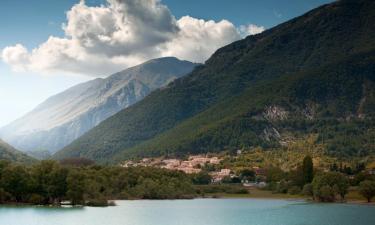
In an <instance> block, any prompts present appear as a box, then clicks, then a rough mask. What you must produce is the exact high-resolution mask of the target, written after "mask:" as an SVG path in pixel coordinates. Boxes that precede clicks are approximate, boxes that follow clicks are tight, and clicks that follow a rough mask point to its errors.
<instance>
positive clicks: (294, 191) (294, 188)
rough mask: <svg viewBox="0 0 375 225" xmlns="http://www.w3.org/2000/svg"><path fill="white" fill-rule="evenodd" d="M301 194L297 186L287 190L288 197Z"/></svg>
mask: <svg viewBox="0 0 375 225" xmlns="http://www.w3.org/2000/svg"><path fill="white" fill-rule="evenodd" d="M300 193H301V188H300V187H298V186H293V187H291V188H289V189H288V194H290V195H298V194H300Z"/></svg>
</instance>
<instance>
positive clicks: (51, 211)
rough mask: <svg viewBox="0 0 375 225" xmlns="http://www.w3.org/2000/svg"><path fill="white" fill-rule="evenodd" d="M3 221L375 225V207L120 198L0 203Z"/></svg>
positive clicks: (42, 224) (0, 224) (22, 224)
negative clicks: (65, 204)
mask: <svg viewBox="0 0 375 225" xmlns="http://www.w3.org/2000/svg"><path fill="white" fill-rule="evenodd" d="M0 225H375V206H361V205H350V204H313V203H304V202H298V201H287V200H262V199H257V200H254V199H196V200H175V201H118V202H117V206H116V207H108V208H91V207H85V208H43V207H0Z"/></svg>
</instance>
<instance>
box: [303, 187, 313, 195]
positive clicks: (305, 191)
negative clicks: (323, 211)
mask: <svg viewBox="0 0 375 225" xmlns="http://www.w3.org/2000/svg"><path fill="white" fill-rule="evenodd" d="M302 194H303V195H305V196H312V197H314V191H313V186H312V184H305V186H303V190H302Z"/></svg>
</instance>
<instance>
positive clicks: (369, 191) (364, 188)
mask: <svg viewBox="0 0 375 225" xmlns="http://www.w3.org/2000/svg"><path fill="white" fill-rule="evenodd" d="M359 193H360V194H361V195H362V196H363V197H365V198H366V199H367V202H371V199H372V198H373V197H374V196H375V181H370V180H366V181H362V182H361V183H360V184H359Z"/></svg>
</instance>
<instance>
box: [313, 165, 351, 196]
mask: <svg viewBox="0 0 375 225" xmlns="http://www.w3.org/2000/svg"><path fill="white" fill-rule="evenodd" d="M312 185H313V192H314V196H315V198H317V199H318V200H320V201H324V202H326V201H334V200H335V196H336V194H338V195H340V196H341V198H342V199H344V198H345V195H346V193H347V192H348V189H349V182H348V179H347V178H346V177H345V176H344V175H342V174H341V173H337V172H329V173H322V174H319V175H317V176H315V177H314V180H313V182H312Z"/></svg>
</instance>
